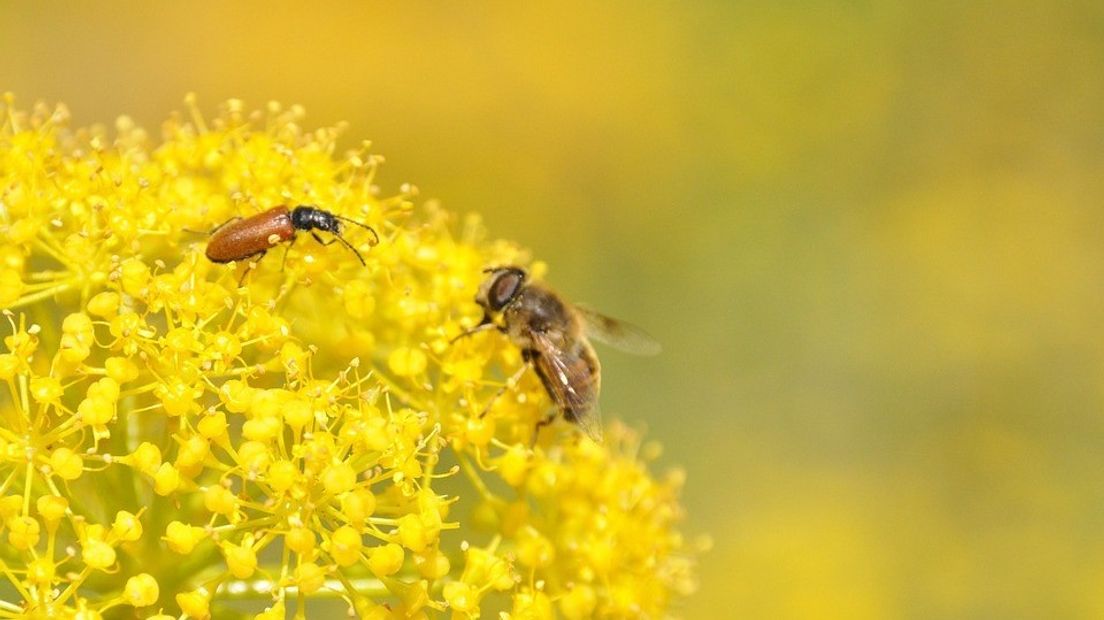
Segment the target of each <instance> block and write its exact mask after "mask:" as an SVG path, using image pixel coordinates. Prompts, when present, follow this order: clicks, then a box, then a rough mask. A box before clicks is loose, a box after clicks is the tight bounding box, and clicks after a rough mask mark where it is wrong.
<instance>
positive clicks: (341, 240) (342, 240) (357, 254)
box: [334, 230, 376, 267]
mask: <svg viewBox="0 0 1104 620" xmlns="http://www.w3.org/2000/svg"><path fill="white" fill-rule="evenodd" d="M372 232H376V231H374V230H373V231H372ZM334 237H335V238H336V239H337V240H338V241H340V242H341V243H343V244H345V247H347V248H349V249H350V250H352V251H353V254H356V257H357V258H359V259H360V264H361V265H363V266H365V267H367V266H368V263H366V262H364V257H363V256H361V255H360V252H359V251H358V250H357V249H356V248H354V247H353V244H351V243H349V242H348V241H346V240H345V237H342V236H341V235H339V234H336V233H335V234H334Z"/></svg>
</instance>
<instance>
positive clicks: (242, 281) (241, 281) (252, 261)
mask: <svg viewBox="0 0 1104 620" xmlns="http://www.w3.org/2000/svg"><path fill="white" fill-rule="evenodd" d="M265 254H268V250H261V252H260V253H259V254H254V255H253V256H250V257H249V260H248V261H247V262H246V263H245V271H243V272H242V275H241V278H239V279H238V288H241V287H242V285H244V284H245V276H247V275H249V272H250V271H253V265H254V264H255V263H256V262H257V261H259V260H261V259H262V258H264V255H265ZM254 257H256V258H254Z"/></svg>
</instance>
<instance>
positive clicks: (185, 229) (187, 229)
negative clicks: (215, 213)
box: [180, 215, 242, 235]
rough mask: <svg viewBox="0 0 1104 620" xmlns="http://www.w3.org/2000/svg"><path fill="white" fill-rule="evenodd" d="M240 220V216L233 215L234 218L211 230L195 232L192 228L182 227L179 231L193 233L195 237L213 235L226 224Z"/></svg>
mask: <svg viewBox="0 0 1104 620" xmlns="http://www.w3.org/2000/svg"><path fill="white" fill-rule="evenodd" d="M240 219H242V217H241V216H240V215H235V216H234V217H232V218H230V219H228V220H226V221H225V222H223V223H221V224H219V225H218V226H215V227H214V228H212V229H211V230H196V229H194V228H183V227H181V229H180V230H183V231H184V232H190V233H195V234H197V235H213V234H215V233H217V232H218V231H219V229H221V228H222V227H223V226H226V225H227V224H231V223H233V222H236V221H238V220H240Z"/></svg>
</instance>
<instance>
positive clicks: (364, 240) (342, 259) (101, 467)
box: [0, 95, 693, 620]
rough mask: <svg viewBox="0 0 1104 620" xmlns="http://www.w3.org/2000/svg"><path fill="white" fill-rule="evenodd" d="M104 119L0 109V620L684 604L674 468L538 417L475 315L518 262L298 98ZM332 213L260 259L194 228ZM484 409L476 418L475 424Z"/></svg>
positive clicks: (522, 611)
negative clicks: (478, 298)
mask: <svg viewBox="0 0 1104 620" xmlns="http://www.w3.org/2000/svg"><path fill="white" fill-rule="evenodd" d="M186 109H187V113H186V114H184V115H173V116H171V117H170V118H169V120H167V121H166V122H165V123H164V124H163V126H162V127H161V130H160V132H159V133H160V139H159V140H155V139H153V138H152V137H151V136H150V134H149V133H147V131H146V130H144V129H142V128H139V127H136V126H135V125H134V123H133V122H131V121H130V120H128V119H127V118H126V117H120V118H119V119H118V120H117V121H116V122H115V126H114V128H110V129H109V128H106V127H102V126H93V127H89V128H82V129H72V128H70V127H69V126H68V119H67V117H68V114H67V112H66V109H65V108H64V107H61V106H59V107H56V108H53V109H49V108H47V107H44V106H37V107H35V108H33V109H32V110H30V111H27V112H25V111H21V110H20V109H18V108H17V107H16V106H15V104H14V102H13V97H12V96H11V95H7V96H6V97H5V101H4V103H3V105H2V106H0V309H2V312H3V315H4V316H3V318H0V326H3V330H4V337H3V343H4V346H3V352H2V354H0V383H2V385H0V618H5V617H7V618H14V617H31V618H80V619H87V620H91V619H96V618H112V617H119V618H158V619H162V618H179V617H188V618H209V617H214V618H230V617H256V618H263V619H272V620H274V619H277V618H281V619H282V618H285V617H286V616H287V615H292V614H293V615H294V617H296V618H302V617H310V616H314V617H335V616H337V615H338V614H345V613H348V614H352V615H355V616H357V617H361V618H378V619H383V618H428V617H452V618H461V619H464V618H478V617H481V616H482V617H498V616H500V615H501V617H503V618H511V619H520V618H533V619H537V618H569V619H574V618H589V617H599V618H648V617H661V616H666V615H669V613H670V609H671V605H672V603H673V602H674V601H676V600H677V599H678V598H679V597H680V596H683V595H686V594H688V593H689V592H690V590H691V589H692V588H693V576H692V559H691V556H692V555H693V550H692V549H690V546H689V545H688V543H687V542H686V541H684V539H683V536H682V534H680V532H679V531H678V529H676V528H677V526H678V523H679V521H680V519H681V517H682V512H681V509H680V506H679V504H678V495H679V492H680V487H681V485H682V475H681V474H680V473H679V472H678V471H674V472H670V473H667V474H665V475H662V476H659V477H655V476H653V475H652V474H651V473H649V470H648V468H647V465H646V461H647V460H648V459H649V458H651V457H652V456H654V455H655V454H658V447H657V446H655V445H652V444H647V443H643V444H642V442H641V439H640V438H639V436H638V435H637V434H636V433H635V432H633V431H631V430H630V429H628V428H626V427H624V426H621V425H616V424H615V425H612V426H611V427H609V428H607V429H606V440H605V443H603V444H597V443H594V442H592V441H590V440H588V439H585V438H584V437H582V436H581V435H580V434H579V433H577V432H575V430H574V429H573V428H572V427H571V426H570V425H568V424H566V423H562V424H559V425H555V426H553V427H552V429H551V430H550V431H546V432H544V433H542V434H541V436H540V441H539V442H538V443H536V444H532V442H531V439H532V433H533V428H534V425H535V424H536V422H537V421H539V420H540V419H541V418H542V417H544V416H545V415H546V413H547V412H548V411H549V409H550V407H551V405H550V403H549V401H548V398H547V395H546V394H545V393H544V392H543V390H542V388H541V385H540V383H539V380H537V379H536V378H535V377H533V376H532V373H528V374H525V375H523V378H522V380H521V381H520V382H519V383H518V384H517V385H516V386H512V387H511V389H509V390H507V391H506V392H505V394H504V396H502V397H501V398H498V399H494V398H493V397H494V395H495V393H497V392H498V391H499V388H501V387H502V385H503V381H504V377H508V376H510V375H512V374H513V373H514V371H515V370H516V369H518V368H520V365H521V364H522V361H521V359H520V355H519V352H518V351H517V350H516V348H515V347H513V346H511V345H510V344H509V343H508V342H506V341H505V340H504V339H503V338H502V337H500V336H498V335H497V334H493V333H491V334H480V335H478V336H474V337H470V338H465V339H461V340H458V341H456V342H455V343H453V342H451V341H452V339H453V338H454V337H455V336H457V335H458V334H460V333H461V332H463V331H464V330H465V329H468V328H470V327H472V326H473V325H475V324H476V323H477V322H478V321H479V319H480V317H481V313H480V310H479V308H478V307H477V306H476V305H475V304H474V303H473V301H472V299H473V294H474V292H475V291H476V289H477V287H478V284H479V281H480V279H481V278H482V273H481V270H482V269H483V268H484V267H486V266H488V265H498V264H519V265H524V266H526V267H528V268H529V269H531V270H532V271H533V272H535V273H536V274H538V275H539V274H540V273H541V272H542V271H543V270H544V266H543V265H542V264H541V263H539V262H533V261H531V260H530V258H529V256H528V255H527V254H526V252H525V251H524V250H522V249H520V248H519V247H517V246H516V245H515V244H513V243H510V242H506V241H491V240H487V239H486V238H485V237H484V232H483V228H482V226H481V223H480V220H479V218H478V217H476V216H468V217H465V218H457V217H456V216H455V215H453V214H452V213H449V212H447V211H445V210H442V209H441V208H439V207H438V206H437V205H435V204H433V203H428V204H422V205H416V204H415V201H414V198H415V196H416V190H415V189H414V188H413V187H410V186H403V187H402V188H401V190H400V192H399V193H397V194H393V195H391V194H387V193H383V192H381V191H380V190H379V188H378V187H377V186H376V185H375V183H374V179H375V176H376V171H377V168H378V167H379V166H380V164H381V163H382V158H381V157H380V156H378V155H374V154H371V153H370V152H369V150H368V145H367V144H364V145H362V146H361V148H359V149H356V150H353V151H350V152H347V153H343V154H338V153H337V149H336V146H335V145H336V142H337V138H338V135H339V133H340V128H324V129H318V130H307V129H305V128H304V127H303V126H302V124H301V122H302V118H303V112H302V110H301V109H300V108H298V107H291V108H286V109H285V108H283V107H281V106H280V105H278V104H275V103H271V104H269V105H268V106H267V107H266V108H265V109H264V110H261V111H249V110H246V109H245V108H244V107H243V105H242V104H241V103H240V102H237V101H230V102H227V103H226V104H225V105H223V106H222V108H221V111H220V113H219V115H218V116H217V117H216V118H213V119H204V118H203V117H202V116H201V114H200V113H199V111H198V109H197V107H196V106H195V104H194V102H193V101H192V100H191V99H189V100H188V101H187V108H186ZM300 204H304V205H319V206H321V207H322V208H325V209H326V210H328V211H331V212H333V213H335V214H339V215H342V216H345V217H349V218H354V219H356V220H358V221H360V222H363V223H365V224H367V225H369V226H371V227H372V228H374V229H375V231H377V232H378V233H379V234H378V239H377V238H376V237H375V236H373V235H371V234H369V233H367V231H364V230H362V229H359V227H350V228H349V229H347V230H346V231H345V237H346V239H347V240H348V241H349V243H350V244H352V245H353V247H355V248H357V250H358V251H359V252H360V253H361V254H363V255H364V257H365V259H366V262H367V266H362V265H361V263H360V261H358V260H356V257H355V255H353V254H352V253H350V252H349V251H348V249H347V248H344V247H342V246H341V245H340V244H334V245H329V246H323V245H321V244H319V243H317V242H316V241H315V240H313V239H310V238H309V236H306V235H304V236H305V237H306V238H304V239H300V240H299V242H298V243H296V244H294V245H292V246H290V248H288V249H287V255H286V258H285V257H281V256H280V255H281V254H282V253H283V251H284V247H286V246H287V244H282V245H281V246H280V247H276V248H274V251H273V252H270V253H269V254H268V256H267V257H264V258H263V259H259V260H246V261H240V262H239V263H236V264H233V263H232V264H229V265H219V264H213V263H211V262H210V261H208V260H207V259H206V258H205V256H204V252H203V250H204V247H205V244H206V242H207V240H208V238H209V235H208V232H207V231H210V230H211V229H212V228H214V227H215V226H217V225H218V224H220V223H222V222H225V221H226V220H228V219H230V218H231V217H234V216H240V215H251V214H254V213H259V212H262V211H264V210H267V209H269V208H272V207H274V206H277V205H289V206H294V205H300ZM488 403H492V405H491V407H490V410H489V412H488V413H487V414H486V415H481V413H483V411H484V409H485V407H486V406H487V404H488Z"/></svg>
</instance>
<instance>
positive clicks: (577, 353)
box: [454, 266, 660, 441]
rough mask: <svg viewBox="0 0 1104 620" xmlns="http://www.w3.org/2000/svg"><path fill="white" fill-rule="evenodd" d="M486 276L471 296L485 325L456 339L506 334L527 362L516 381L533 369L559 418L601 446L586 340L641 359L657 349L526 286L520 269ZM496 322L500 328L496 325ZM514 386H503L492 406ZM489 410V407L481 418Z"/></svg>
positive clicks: (631, 330) (595, 375)
mask: <svg viewBox="0 0 1104 620" xmlns="http://www.w3.org/2000/svg"><path fill="white" fill-rule="evenodd" d="M484 273H487V274H488V275H487V278H486V279H485V280H484V281H483V284H482V285H481V286H480V287H479V292H478V293H477V294H476V296H475V301H476V303H478V304H479V305H480V306H482V307H483V320H482V321H481V322H480V323H479V325H477V326H476V327H475V328H473V329H471V330H468V331H467V332H464V333H463V334H460V336H457V337H456V339H459V338H462V337H464V336H469V335H471V334H473V333H476V332H480V331H484V330H487V329H497V330H499V331H501V332H502V333H504V334H506V335H507V337H509V339H510V341H511V342H512V343H513V344H514V345H516V346H517V347H519V348H520V349H521V354H522V359H523V360H525V366H523V367H522V369H521V371H520V372H519V373H518V375H517V378H520V374H521V373H522V372H524V371H525V370H526V369H527V368H529V367H532V368H533V370H534V371H535V372H536V373H537V377H539V378H540V381H541V384H542V385H543V386H544V389H545V391H546V392H547V393H548V396H549V398H551V400H552V402H553V404H554V405H555V406H556V409H557V410H558V411H559V413H560V415H562V416H563V417H564V418H565V419H566V420H568V421H569V422H573V423H574V424H576V425H578V426H579V428H581V429H582V430H583V431H584V432H585V433H586V434H587V435H589V436H590V437H591V438H592V439H594V440H595V441H600V440H601V438H602V425H601V419H600V416H599V413H598V393H599V390H600V388H601V383H602V373H601V365H600V364H599V362H598V356H597V355H596V354H595V352H594V348H593V347H591V345H590V342H589V339H590V338H593V339H594V340H597V341H599V342H603V343H605V344H608V345H610V346H613V347H615V348H617V349H620V350H622V351H626V352H629V353H636V354H640V355H655V354H656V353H659V351H660V346H659V344H658V343H657V342H656V341H655V340H653V339H652V337H651V336H649V335H647V334H646V333H644V332H643V331H642V330H640V329H639V328H637V327H634V326H632V325H629V324H628V323H625V322H622V321H618V320H616V319H611V318H609V317H607V316H603V315H601V314H599V313H597V312H595V311H593V310H591V309H589V308H587V307H585V306H580V305H575V304H571V303H568V302H566V301H564V300H563V299H562V298H560V296H559V295H558V294H556V293H555V292H554V291H552V290H551V289H550V288H548V287H546V286H544V285H542V284H538V283H534V282H530V281H528V274H527V273H526V272H525V270H524V269H521V268H520V267H513V266H507V267H494V268H490V269H485V270H484ZM499 317H501V325H500V324H498V323H497V322H496V318H499ZM456 339H454V340H456ZM515 380H516V379H512V380H510V381H507V383H506V386H505V387H503V388H502V389H501V390H499V392H498V394H496V395H495V397H494V398H493V399H492V400H491V404H493V402H494V400H495V399H497V398H498V397H499V396H501V395H502V393H503V392H505V390H506V389H507V388H508V387H509V386H510V385H511V383H513V381H515ZM489 409H490V404H488V405H487V407H486V408H485V409H484V415H485V414H486V412H487V411H488V410H489ZM553 419H554V416H551V417H549V418H548V419H546V420H543V421H541V422H540V423H538V424H537V427H536V429H534V435H533V437H534V440H535V439H536V433H537V432H539V431H540V428H541V427H542V426H545V425H547V424H550V423H551V422H552V420H553Z"/></svg>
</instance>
